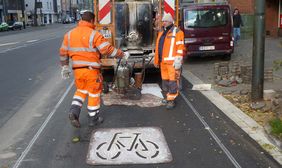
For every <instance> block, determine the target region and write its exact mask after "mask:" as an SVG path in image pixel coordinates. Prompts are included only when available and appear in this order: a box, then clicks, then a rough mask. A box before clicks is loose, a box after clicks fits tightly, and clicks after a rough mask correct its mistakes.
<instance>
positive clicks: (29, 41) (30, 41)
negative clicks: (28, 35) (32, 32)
mask: <svg viewBox="0 0 282 168" xmlns="http://www.w3.org/2000/svg"><path fill="white" fill-rule="evenodd" d="M35 41H38V40H28V41H26V42H27V43H32V42H35Z"/></svg>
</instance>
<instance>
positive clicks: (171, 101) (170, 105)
mask: <svg viewBox="0 0 282 168" xmlns="http://www.w3.org/2000/svg"><path fill="white" fill-rule="evenodd" d="M174 107H175V103H174V101H173V100H169V101H168V102H167V104H166V109H168V110H170V109H173V108H174Z"/></svg>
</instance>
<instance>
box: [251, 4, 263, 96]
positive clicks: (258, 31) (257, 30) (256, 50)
mask: <svg viewBox="0 0 282 168" xmlns="http://www.w3.org/2000/svg"><path fill="white" fill-rule="evenodd" d="M253 39H254V41H253V59H252V69H253V70H252V94H251V98H252V101H259V100H262V99H263V83H264V49H265V0H256V1H255V18H254V36H253Z"/></svg>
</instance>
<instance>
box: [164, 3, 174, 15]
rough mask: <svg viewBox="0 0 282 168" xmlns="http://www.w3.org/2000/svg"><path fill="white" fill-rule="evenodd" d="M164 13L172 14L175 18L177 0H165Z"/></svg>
mask: <svg viewBox="0 0 282 168" xmlns="http://www.w3.org/2000/svg"><path fill="white" fill-rule="evenodd" d="M164 13H165V14H167V13H169V14H171V16H172V17H173V18H174V15H175V0H164Z"/></svg>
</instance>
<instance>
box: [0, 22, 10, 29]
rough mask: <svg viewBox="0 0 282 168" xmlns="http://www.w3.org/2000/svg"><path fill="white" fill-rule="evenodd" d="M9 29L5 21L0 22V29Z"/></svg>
mask: <svg viewBox="0 0 282 168" xmlns="http://www.w3.org/2000/svg"><path fill="white" fill-rule="evenodd" d="M7 30H9V25H8V24H7V23H6V22H2V23H1V24H0V31H7Z"/></svg>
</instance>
